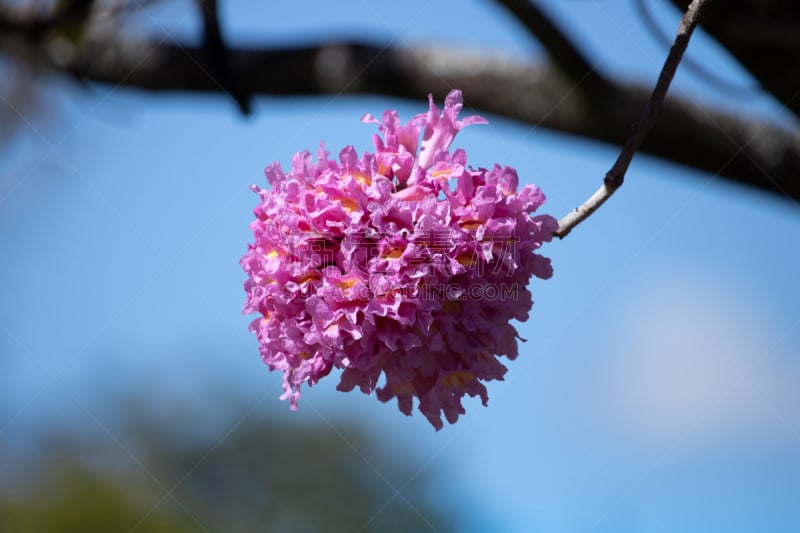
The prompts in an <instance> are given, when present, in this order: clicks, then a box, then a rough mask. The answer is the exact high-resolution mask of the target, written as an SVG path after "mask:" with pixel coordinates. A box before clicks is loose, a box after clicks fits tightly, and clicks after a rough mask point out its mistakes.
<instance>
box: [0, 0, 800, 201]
mask: <svg viewBox="0 0 800 533" xmlns="http://www.w3.org/2000/svg"><path fill="white" fill-rule="evenodd" d="M2 15H3V13H2V12H0V28H2V27H3V22H4V21H3V20H2ZM6 22H8V21H6ZM13 22H17V21H15V20H12V21H11V22H10V23H8V24H7V25H6V28H8V29H9V31H6V32H3V33H2V34H0V51H7V52H8V53H12V54H26V56H34V55H36V54H39V56H40V57H41V56H43V55H44V54H46V51H47V49H46V48H45V47H42V46H39V45H38V44H37V43H36V42H34V41H30V40H29V39H26V38H25V36H24V35H22V36H20V37H19V38H14V37H15V35H14V32H13V28H14V25H13ZM12 41H13V42H12ZM228 58H229V61H230V66H231V71H232V72H233V73H235V75H236V79H237V80H239V82H240V84H241V89H242V90H243V91H244V92H245V93H247V94H268V95H314V94H342V93H350V94H383V95H388V96H394V97H400V98H410V99H415V100H416V99H422V100H424V99H426V97H427V94H428V93H431V92H432V93H434V95H435V96H436V97H437V98H443V97H444V96H445V95H446V94H447V92H448V91H449V90H450V89H451V88H452V87H458V88H460V89H462V90H463V91H464V94H465V95H466V96H467V98H468V99H469V103H470V106H471V107H473V108H475V109H476V110H480V111H481V112H485V113H491V114H496V115H499V116H504V117H508V118H511V119H515V120H518V121H521V122H526V123H529V124H534V125H536V126H537V127H538V126H541V127H544V128H548V129H551V130H555V131H560V132H566V133H570V134H575V135H580V136H583V137H587V138H590V139H595V140H598V141H602V142H607V143H612V144H616V145H620V146H621V145H623V144H624V143H625V142H626V140H627V138H628V137H629V136H630V131H631V124H634V123H635V122H636V120H637V118H638V117H637V112H636V110H640V109H642V108H643V107H644V105H645V104H646V102H647V100H648V98H649V96H650V92H651V91H650V88H648V87H644V86H638V85H632V84H621V83H612V91H611V92H610V94H609V95H607V96H605V97H601V98H598V99H595V100H591V101H590V100H589V99H587V98H584V97H580V96H578V95H576V94H575V93H574V91H573V90H572V88H573V85H574V84H573V83H572V82H570V81H569V80H568V79H566V78H565V77H564V75H563V74H562V73H561V72H560V71H557V70H555V69H552V68H548V67H536V66H534V65H531V64H530V63H523V62H520V61H516V60H513V59H509V58H508V57H502V56H497V55H494V54H487V53H478V52H468V51H464V50H463V49H453V48H439V47H435V46H426V47H424V48H422V47H420V48H393V47H390V46H381V45H379V44H373V43H365V42H352V41H350V42H344V41H339V42H332V43H311V44H309V45H307V46H299V47H286V48H230V49H228ZM39 64H50V65H52V64H53V62H52V61H48V60H47V58H42V60H41V61H39ZM204 65H205V66H204ZM67 68H68V69H69V71H70V72H75V73H78V74H79V75H80V76H81V77H82V79H85V80H88V81H94V82H99V83H105V84H110V85H115V86H116V85H119V86H123V87H128V88H139V89H144V90H148V91H157V92H163V91H181V92H185V93H192V92H197V93H208V94H224V93H222V91H221V89H220V87H219V85H218V84H216V83H215V82H214V81H213V80H211V79H210V78H209V77H208V74H207V72H208V71H209V70H208V58H207V56H206V52H205V50H204V47H202V46H189V45H183V44H174V43H171V42H168V41H165V42H159V40H158V39H154V40H152V41H148V40H138V39H133V38H129V37H123V36H121V35H120V34H109V35H105V36H103V35H96V34H95V35H92V36H91V37H90V38H89V39H88V40H87V41H86V42H84V43H83V46H82V47H81V49H80V50H79V53H78V54H76V56H75V58H74V59H73V61H72V63H71V64H70V65H68V67H67ZM499 88H502V90H500V89H499ZM641 150H642V151H644V152H647V153H650V154H652V155H655V156H658V157H662V158H665V159H668V160H671V161H674V162H677V163H680V164H684V165H687V166H689V167H693V168H696V169H699V170H702V171H706V172H710V173H714V174H718V175H719V176H721V177H724V178H727V179H729V180H733V181H736V182H739V183H743V184H746V185H749V186H751V187H756V188H758V189H760V190H764V191H769V192H771V193H773V194H780V195H785V196H788V197H791V198H794V199H796V200H800V138H799V137H798V135H797V134H795V133H792V132H788V131H786V130H784V129H781V128H778V127H775V126H771V125H769V124H763V123H760V122H758V121H752V120H746V119H744V118H741V117H738V116H736V115H735V114H733V113H724V112H719V111H715V110H712V109H708V108H701V107H699V106H698V105H697V104H696V103H693V102H689V101H686V100H681V99H679V98H675V97H667V98H666V100H665V101H664V107H663V110H662V113H661V115H660V117H659V120H658V123H657V124H656V125H655V127H654V128H653V130H652V131H651V133H650V136H649V137H648V138H647V140H646V141H645V142H644V143H643V144H642V146H641Z"/></svg>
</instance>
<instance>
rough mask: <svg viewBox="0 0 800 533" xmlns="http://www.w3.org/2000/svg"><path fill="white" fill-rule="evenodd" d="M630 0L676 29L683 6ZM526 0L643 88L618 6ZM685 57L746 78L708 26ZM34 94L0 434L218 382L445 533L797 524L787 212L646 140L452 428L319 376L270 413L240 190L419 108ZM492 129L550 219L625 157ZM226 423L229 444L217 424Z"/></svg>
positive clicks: (158, 15)
mask: <svg viewBox="0 0 800 533" xmlns="http://www.w3.org/2000/svg"><path fill="white" fill-rule="evenodd" d="M648 3H649V4H653V8H654V12H655V14H656V17H657V18H658V21H659V22H660V23H661V24H662V25H663V27H664V28H665V32H667V33H670V34H671V33H672V31H673V28H675V27H676V25H677V20H678V14H677V13H675V12H674V11H672V10H671V9H670V8H668V6H667V5H666V2H662V1H656V0H651V1H650V2H648ZM225 5H226V8H227V9H226V17H225V22H226V29H227V33H228V34H229V35H230V36H231V39H232V40H233V41H236V40H239V41H244V42H254V41H260V40H266V41H269V42H280V41H281V40H283V39H289V38H291V39H298V40H299V39H302V38H303V37H320V36H324V35H356V36H358V35H361V36H368V37H373V38H378V39H381V38H383V39H386V40H387V41H388V40H392V39H396V42H397V43H399V44H406V43H408V44H410V43H417V44H418V43H425V42H437V43H449V44H455V45H463V46H474V47H489V48H492V49H496V50H500V51H502V52H505V53H509V54H516V55H522V54H524V55H528V56H530V57H532V58H534V59H535V58H538V57H539V55H538V54H539V52H538V48H537V46H536V45H535V43H532V42H531V40H530V39H529V38H528V36H527V34H526V33H525V32H524V31H523V30H522V29H521V28H518V27H517V26H516V25H514V24H513V23H512V22H511V19H510V18H509V17H508V16H507V15H506V14H505V13H504V12H502V11H500V10H498V9H497V8H495V7H494V6H493V5H490V2H479V1H474V0H472V1H459V2H455V1H454V0H451V1H441V2H433V1H427V2H425V1H419V2H410V1H409V2H404V3H397V2H383V1H378V2H366V1H364V2H358V1H356V2H349V3H344V4H343V3H330V2H322V1H318V2H309V5H307V6H305V5H304V7H302V8H295V6H294V5H293V4H287V5H283V6H270V7H268V8H267V7H264V8H260V7H259V8H256V7H255V6H254V3H243V2H239V3H237V2H226V3H225ZM542 5H543V7H545V8H547V10H548V11H549V12H551V13H552V14H553V15H554V16H556V17H557V19H558V20H559V21H561V22H562V23H563V25H564V26H565V27H566V28H568V29H569V30H570V31H572V32H578V33H579V34H580V35H581V39H580V41H581V43H582V44H583V45H584V47H585V48H586V50H588V52H589V55H590V56H591V59H592V60H593V61H594V62H596V63H597V64H598V65H599V66H600V68H602V69H603V70H604V71H607V72H611V73H614V74H617V75H625V76H629V77H631V78H632V79H636V80H639V81H642V82H651V81H653V80H654V79H655V76H656V74H657V72H658V69H659V68H660V66H661V64H662V62H663V58H664V56H665V50H664V49H663V48H662V47H661V46H660V45H659V44H658V42H657V41H656V40H655V39H653V38H652V36H651V35H649V33H648V32H647V31H646V30H645V29H644V27H643V25H642V24H641V22H640V21H638V19H637V18H636V15H635V13H634V12H633V10H632V9H631V5H630V3H629V2H609V1H596V2H592V1H588V0H587V1H578V0H573V1H561V2H556V1H552V0H551V1H549V2H543V3H542ZM140 21H141V23H142V25H144V26H146V27H148V28H150V29H151V31H153V32H154V33H155V34H163V32H165V31H166V32H168V31H174V34H173V35H175V36H176V38H183V37H186V38H188V37H190V36H192V35H193V32H195V31H196V29H197V23H196V20H194V16H193V14H192V13H191V12H189V11H187V9H186V6H184V5H183V4H182V3H178V2H174V3H171V4H169V5H168V6H166V7H163V8H160V9H159V10H158V11H153V13H152V15H141V16H140ZM397 21H402V23H397ZM689 56H690V57H691V58H693V59H694V61H696V62H698V63H701V64H703V65H705V66H706V67H707V68H709V69H710V70H713V71H714V73H715V74H717V75H719V76H720V77H723V78H724V79H726V80H731V81H733V82H734V83H738V84H741V85H747V84H749V83H751V81H750V80H749V79H748V78H747V77H746V76H744V75H743V73H742V72H741V70H739V69H738V68H737V67H736V66H735V65H734V64H733V62H732V61H731V60H730V59H728V58H726V57H724V56H722V55H720V54H719V50H718V49H716V48H715V47H714V46H713V43H710V42H709V40H708V39H707V38H705V37H704V36H703V35H698V36H697V38H696V39H695V40H693V42H692V44H691V46H690V52H689ZM500 90H502V88H498V91H500ZM673 92H674V93H675V94H678V95H681V96H684V97H689V98H693V99H696V100H699V101H701V102H706V103H708V102H712V103H714V105H717V106H721V107H727V108H730V109H737V110H741V111H742V112H744V113H747V114H749V115H751V116H754V117H762V118H763V119H764V120H770V121H774V122H782V123H785V124H791V120H789V119H787V117H785V116H782V115H780V110H779V108H778V106H777V105H776V104H775V103H774V102H772V101H771V100H770V99H769V98H767V97H764V96H762V95H759V94H758V93H753V94H752V95H751V96H750V97H748V98H747V100H746V101H742V100H741V97H739V99H736V98H734V97H732V96H730V95H724V94H719V92H718V89H715V88H711V87H708V86H707V85H706V84H704V83H703V82H702V81H699V80H697V79H696V78H694V77H693V76H691V75H690V74H688V73H687V72H685V71H680V72H679V75H678V77H677V80H676V84H675V86H674V87H673ZM44 96H45V97H46V98H47V99H49V101H52V102H54V104H53V106H52V108H51V110H50V111H49V113H48V114H49V115H50V116H43V115H39V116H31V117H29V118H28V119H27V120H28V126H26V127H25V128H23V130H24V131H23V132H22V133H21V135H20V136H19V137H18V138H17V139H16V140H15V141H14V143H13V144H12V145H11V146H10V147H7V148H6V150H5V151H4V152H2V154H0V155H2V157H3V159H4V162H3V165H2V169H3V170H2V177H1V178H0V242H2V245H3V250H4V257H3V261H1V262H0V294H2V295H3V303H2V304H0V353H2V354H3V373H2V375H0V405H1V406H0V438H4V439H5V438H9V439H10V438H12V437H13V436H15V435H20V434H22V435H24V434H25V433H26V432H31V431H35V430H36V428H37V427H42V426H46V425H48V424H57V423H63V424H76V425H80V424H89V425H91V424H95V423H97V422H99V423H102V424H109V425H111V424H112V423H113V421H114V420H115V417H116V416H118V415H117V414H115V413H114V412H113V409H112V408H111V407H110V406H111V404H110V403H109V398H113V397H114V395H115V393H116V392H118V391H119V390H135V389H141V388H145V390H146V391H147V393H148V395H150V396H151V397H152V398H153V401H154V402H160V403H162V404H164V405H170V404H179V403H188V402H191V403H195V404H197V405H200V406H207V407H204V408H207V409H208V411H209V412H212V411H213V410H214V395H217V394H221V395H225V394H231V395H234V396H237V397H240V398H241V401H242V402H243V404H245V405H248V406H251V405H256V406H257V407H256V408H257V409H258V410H259V411H260V412H263V413H268V414H272V413H274V414H276V415H277V416H284V417H287V418H288V417H291V419H292V420H293V421H299V422H302V423H309V424H311V423H327V422H330V423H333V424H335V421H336V420H340V419H343V418H346V419H349V420H355V421H358V422H359V423H360V424H362V425H363V426H364V427H366V428H368V429H370V430H372V431H373V432H374V433H375V434H376V435H378V436H383V437H384V439H385V445H386V446H387V447H388V448H389V449H391V450H393V451H392V453H402V454H404V455H406V456H407V458H408V460H410V461H412V463H413V464H414V465H415V466H416V467H417V470H422V471H425V472H429V473H431V476H432V477H433V479H434V488H433V489H431V497H432V498H437V499H438V500H439V501H441V502H442V505H444V506H446V508H447V509H452V513H453V516H454V519H456V520H457V521H458V523H459V524H460V527H461V529H462V530H463V531H481V530H486V528H487V527H489V526H491V527H492V528H493V529H495V530H501V531H556V532H557V531H653V532H660V531H709V530H725V531H757V530H770V531H794V530H796V529H797V524H798V523H800V509H798V508H797V506H796V502H797V499H798V497H800V454H799V453H798V451H800V409H798V405H800V402H799V400H800V392H798V391H800V360H798V358H797V353H798V347H800V304H799V303H798V301H799V299H798V297H799V296H800V286H798V284H797V282H796V264H797V260H798V252H797V249H798V247H797V245H796V243H797V235H798V230H800V211H799V210H798V206H797V205H796V204H794V203H792V202H791V201H789V200H785V201H784V200H780V199H778V198H774V197H769V196H765V195H762V194H760V193H753V192H751V191H749V190H746V189H740V188H737V187H732V186H729V185H728V184H726V183H725V182H724V181H723V180H720V179H719V178H714V177H713V176H711V175H708V174H700V173H696V172H694V171H692V170H688V169H686V168H682V167H678V166H675V165H672V164H668V163H665V162H663V161H658V160H655V159H653V158H649V157H646V156H642V155H639V156H637V157H636V159H635V160H634V163H633V165H632V167H631V169H630V171H629V174H628V179H627V180H626V183H625V185H624V187H623V188H622V189H621V190H620V191H619V192H618V193H617V195H616V196H615V197H614V198H613V199H612V200H611V201H609V202H608V203H607V204H606V205H605V206H604V207H603V208H602V209H601V211H600V212H598V213H597V214H596V215H595V216H594V217H592V218H591V219H590V220H589V221H587V222H586V223H584V224H583V225H582V226H580V227H579V228H578V229H577V230H575V231H574V232H573V233H572V234H571V235H570V236H569V237H568V238H567V239H565V240H564V241H559V242H554V243H551V244H550V245H549V246H547V247H546V248H545V253H546V255H549V256H550V257H551V258H552V259H553V263H554V267H555V276H554V277H553V278H552V279H551V280H548V281H546V282H541V281H537V282H535V283H534V284H533V286H532V291H533V294H534V300H535V302H536V304H535V306H534V311H533V313H532V317H531V319H530V320H529V321H528V322H527V323H525V324H522V325H521V326H520V328H519V329H520V333H521V335H522V337H524V338H527V339H529V340H528V342H527V343H526V344H523V345H522V346H521V348H520V357H519V359H518V360H516V361H514V362H511V363H509V364H508V365H507V366H509V372H508V374H507V377H506V381H505V382H502V383H492V384H490V385H489V387H488V388H489V395H490V403H489V407H488V408H483V407H481V406H480V404H479V402H478V401H467V402H466V407H467V415H466V416H465V417H463V418H462V419H461V420H459V422H458V423H457V424H456V425H455V426H450V427H446V428H445V429H443V430H442V431H440V432H438V433H436V432H434V431H433V430H432V429H431V428H430V427H429V425H428V423H427V422H426V421H425V419H424V418H423V417H422V416H421V415H420V414H419V413H415V414H414V416H412V417H410V418H406V417H404V416H403V415H402V414H400V413H399V411H397V409H396V407H395V406H394V405H390V404H387V405H384V404H381V403H380V402H378V401H377V400H376V399H375V398H369V397H367V396H364V395H361V394H358V393H351V394H342V393H337V392H336V391H335V390H334V387H335V384H336V382H337V379H336V378H335V377H331V378H329V379H328V380H327V381H323V382H322V383H320V384H319V385H318V386H315V387H314V388H313V389H306V390H305V393H304V396H303V398H302V400H301V407H300V410H299V411H297V412H295V413H292V414H289V413H288V405H286V404H285V403H284V402H280V401H279V400H278V399H277V396H278V395H279V394H280V376H279V375H277V374H270V373H269V372H267V369H266V367H264V366H263V364H262V363H261V361H260V359H259V356H258V351H257V345H256V342H255V339H254V338H253V337H252V335H251V334H250V333H249V332H248V331H247V324H248V322H249V320H250V319H249V317H243V316H242V315H241V314H240V310H241V306H242V303H243V297H244V294H243V291H242V289H241V284H242V282H243V280H244V275H243V273H242V272H241V270H240V268H239V266H238V259H239V257H241V255H242V254H243V253H244V251H245V249H246V244H247V242H248V241H249V240H250V238H251V235H250V233H249V230H248V224H249V222H250V220H251V217H252V209H253V207H254V206H255V204H256V201H257V197H256V196H255V195H253V194H252V193H251V192H250V190H249V185H250V184H251V183H263V181H264V180H263V174H262V171H263V168H264V167H265V166H266V165H267V164H268V163H270V162H272V161H276V160H277V161H282V162H283V163H284V164H288V162H289V161H290V158H291V156H292V154H293V153H294V152H296V151H298V150H301V149H304V148H311V149H313V148H315V147H316V145H317V143H318V142H319V141H320V140H324V141H325V143H326V145H327V147H328V148H329V149H330V150H331V151H332V152H334V153H336V152H338V150H339V149H340V148H342V147H343V146H345V145H348V144H354V145H355V146H356V148H357V149H358V150H359V151H363V150H365V149H369V148H370V147H371V145H370V139H371V135H372V133H373V127H372V126H370V125H364V124H361V123H360V121H359V118H360V117H361V115H362V114H364V113H366V112H371V113H373V114H376V115H377V114H379V113H380V112H382V111H383V110H384V109H387V108H396V109H398V110H399V112H400V114H401V116H402V117H404V118H409V117H410V116H412V115H414V114H416V113H418V112H420V111H422V110H424V107H425V104H424V103H422V102H421V103H418V104H414V103H409V102H401V101H397V100H392V99H388V98H377V97H352V96H348V97H338V98H337V97H327V96H326V97H314V98H291V99H276V98H258V99H257V102H256V109H255V111H256V112H255V116H254V117H253V118H252V119H249V120H246V119H243V118H241V117H239V116H238V115H237V114H236V111H235V107H234V106H233V105H232V104H231V103H230V102H228V101H226V100H224V99H221V98H212V97H196V96H192V97H189V96H186V95H171V96H158V97H151V96H148V95H145V94H139V93H136V92H130V91H124V90H113V89H109V88H97V89H93V90H92V91H90V92H84V91H81V90H79V89H76V88H75V87H73V86H71V85H69V84H56V85H55V86H53V87H49V88H48V89H47V90H46V91H45V95H44ZM465 98H466V100H467V102H469V94H465ZM487 118H488V119H489V120H490V124H489V125H488V126H474V127H470V128H468V129H466V130H465V131H464V132H462V134H460V135H459V137H458V139H457V140H456V143H455V145H456V146H457V147H462V148H464V149H465V150H467V152H468V154H469V160H470V162H471V163H473V164H476V165H481V166H488V165H491V164H493V163H494V162H500V163H502V164H507V165H511V166H514V167H516V168H517V170H518V172H519V175H520V177H521V181H523V182H525V183H536V184H537V185H539V186H540V187H541V188H542V189H543V190H544V191H545V193H546V194H547V197H548V202H547V204H546V206H545V210H546V211H547V212H549V213H552V214H554V215H556V216H561V215H563V214H565V213H566V212H567V211H568V210H569V209H570V208H571V207H573V206H574V205H576V204H578V203H580V202H581V201H583V200H584V199H585V197H587V196H588V195H589V194H590V193H591V192H593V191H594V190H595V189H596V187H597V186H598V184H599V182H600V179H601V177H602V176H603V175H604V173H605V172H606V170H607V169H608V168H609V167H610V166H611V164H612V163H613V161H614V159H615V158H616V156H617V153H618V149H616V148H613V147H609V146H605V145H599V144H596V143H590V142H586V141H581V140H577V139H574V138H572V137H568V136H564V135H559V134H554V133H551V132H546V131H543V130H538V129H535V128H532V127H530V126H527V125H520V124H516V123H512V122H511V121H507V120H503V119H500V118H497V117H492V116H487ZM221 416H222V418H221V420H219V421H218V423H219V426H220V428H221V429H220V434H221V435H222V434H224V432H225V431H226V430H227V428H228V427H230V425H232V424H233V422H234V420H233V419H227V418H225V415H221ZM95 420H96V421H97V422H95ZM382 442H384V441H382ZM366 468H367V467H366V466H365V469H366ZM398 485H402V482H399V483H398ZM453 486H457V487H460V490H458V491H456V492H453V491H452V487H453ZM476 509H478V511H476Z"/></svg>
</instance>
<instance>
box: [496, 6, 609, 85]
mask: <svg viewBox="0 0 800 533" xmlns="http://www.w3.org/2000/svg"><path fill="white" fill-rule="evenodd" d="M495 2H497V3H498V4H500V5H501V6H503V7H504V8H506V9H507V10H508V11H509V12H511V14H513V15H514V16H515V17H516V18H517V19H518V20H519V21H520V22H521V23H522V24H523V25H524V26H525V27H526V28H527V29H528V30H529V31H530V32H531V33H532V34H533V36H534V37H536V39H537V40H538V41H539V42H540V43H541V44H542V46H544V48H545V49H546V50H547V53H548V55H549V56H550V59H551V61H553V63H554V64H555V65H556V66H557V67H558V68H559V69H560V70H561V71H562V72H563V73H564V75H565V76H567V77H568V78H569V79H570V80H572V81H573V82H574V83H576V84H578V85H577V88H578V89H579V90H583V91H586V92H591V93H594V94H602V93H605V92H606V91H607V90H608V89H609V83H608V81H607V80H606V79H605V78H604V77H603V76H602V75H601V74H600V72H598V71H597V70H596V69H595V67H594V66H593V65H592V64H591V63H590V62H589V60H588V59H586V57H585V56H584V55H583V53H582V52H581V51H580V50H578V48H577V47H576V46H575V45H574V44H573V42H572V40H571V39H570V38H569V37H567V35H566V34H564V32H562V31H561V29H560V28H559V27H558V26H557V25H556V24H555V23H554V22H553V21H551V20H550V18H548V17H547V15H545V13H544V12H543V11H542V10H541V9H539V7H538V6H537V5H536V4H534V3H533V2H532V1H531V0H495Z"/></svg>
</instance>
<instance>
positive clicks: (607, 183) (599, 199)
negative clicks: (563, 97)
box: [554, 0, 711, 239]
mask: <svg viewBox="0 0 800 533" xmlns="http://www.w3.org/2000/svg"><path fill="white" fill-rule="evenodd" d="M710 2H711V0H692V3H691V4H690V5H689V9H687V10H686V14H685V15H684V16H683V18H682V19H681V22H680V25H679V26H678V34H677V35H676V36H675V42H674V43H672V48H670V51H669V55H668V56H667V60H666V61H665V62H664V66H663V67H662V68H661V73H660V74H659V76H658V81H657V82H656V86H655V88H654V89H653V94H652V96H651V97H650V99H649V100H648V101H647V106H645V108H644V112H643V113H642V118H641V119H639V121H638V123H637V124H636V128H635V129H634V130H633V134H632V135H631V136H630V138H629V139H628V141H627V142H626V143H625V146H624V147H623V148H622V153H620V155H619V157H618V158H617V161H616V162H615V163H614V166H613V167H611V170H609V171H608V173H607V174H606V177H605V179H603V185H602V186H601V187H600V189H598V190H597V191H596V192H595V193H594V194H593V195H592V196H591V197H590V198H589V199H588V200H586V202H584V203H583V205H581V206H580V207H576V208H575V209H574V210H573V211H572V212H570V213H569V214H568V215H567V216H565V217H564V218H562V219H561V220H559V221H558V231H556V232H555V234H554V235H555V236H557V237H559V238H562V239H563V238H564V237H566V236H567V235H569V232H570V231H572V230H573V229H574V228H575V226H577V225H578V224H580V223H581V222H583V221H584V220H586V219H587V218H588V217H589V216H591V214H592V213H594V212H595V211H597V209H599V208H600V206H601V205H603V204H604V203H605V202H606V200H608V199H609V198H610V197H611V195H612V194H614V191H616V190H617V189H619V188H620V186H622V182H623V181H624V180H625V173H626V172H627V171H628V167H629V166H630V164H631V161H632V160H633V156H634V155H636V152H637V151H638V150H639V147H640V146H641V145H642V142H644V139H645V138H646V137H647V134H648V133H650V130H651V129H652V128H653V124H655V121H656V117H657V116H658V112H659V111H660V110H661V105H662V104H663V102H664V99H665V98H666V96H667V91H668V90H669V86H670V84H671V83H672V79H673V78H674V77H675V72H676V71H677V70H678V65H680V63H681V58H682V57H683V53H684V52H685V51H686V47H687V46H689V39H690V38H691V37H692V32H694V29H695V28H696V27H697V23H698V22H699V20H700V16H701V15H702V13H703V10H704V9H705V7H706V6H707V5H708V4H709V3H710Z"/></svg>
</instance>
